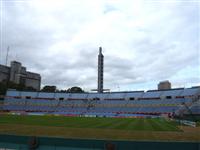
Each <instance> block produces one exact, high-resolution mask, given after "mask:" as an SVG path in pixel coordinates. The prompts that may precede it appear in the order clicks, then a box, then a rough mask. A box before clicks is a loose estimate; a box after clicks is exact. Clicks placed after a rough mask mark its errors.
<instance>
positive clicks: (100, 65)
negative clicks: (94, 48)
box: [97, 47, 104, 93]
mask: <svg viewBox="0 0 200 150" xmlns="http://www.w3.org/2000/svg"><path fill="white" fill-rule="evenodd" d="M103 58H104V56H103V54H102V48H101V47H99V55H98V87H97V91H98V93H103Z"/></svg>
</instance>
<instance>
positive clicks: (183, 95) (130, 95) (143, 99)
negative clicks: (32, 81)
mask: <svg viewBox="0 0 200 150" xmlns="http://www.w3.org/2000/svg"><path fill="white" fill-rule="evenodd" d="M199 95H200V88H199V87H196V88H188V89H172V90H163V91H158V90H151V91H147V92H144V91H133V92H110V93H102V94H100V93H45V92H20V91H15V90H8V91H7V94H6V98H5V100H4V103H3V110H6V111H21V112H33V113H41V114H46V113H51V114H60V115H73V116H80V115H81V116H82V115H84V116H106V117H123V116H124V117H128V116H129V117H130V116H134V115H136V114H148V115H151V114H172V113H174V112H176V111H178V110H179V109H183V108H184V107H183V106H184V105H187V106H189V107H191V108H192V109H191V110H194V112H195V113H199V112H200V111H199V107H198V106H199V103H197V102H196V101H195V103H197V104H198V105H192V104H193V102H194V98H198V96H199ZM197 101H198V100H197Z"/></svg>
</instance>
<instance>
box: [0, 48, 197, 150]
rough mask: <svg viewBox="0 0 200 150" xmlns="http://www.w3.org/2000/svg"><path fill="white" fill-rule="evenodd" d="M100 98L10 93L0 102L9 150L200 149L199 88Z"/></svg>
mask: <svg viewBox="0 0 200 150" xmlns="http://www.w3.org/2000/svg"><path fill="white" fill-rule="evenodd" d="M98 58H99V59H98V62H99V63H98V64H99V65H98V86H97V87H98V88H97V91H98V92H96V93H94V92H93V93H89V92H83V93H67V92H64V93H62V92H42V91H37V92H31V91H17V90H15V89H8V90H7V92H6V96H5V97H4V100H3V101H2V102H1V105H0V106H1V115H0V133H1V136H0V146H1V147H2V148H5V149H59V150H61V149H73V150H82V149H84V150H91V149H95V150H96V149H98V150H100V149H101V150H103V149H105V150H116V149H122V150H123V149H125V150H129V149H138V150H140V149H141V150H142V149H152V150H153V149H156V148H158V147H159V149H166V150H167V149H181V150H188V149H195V150H197V149H199V141H200V136H199V133H200V128H199V116H200V109H199V108H200V87H199V86H197V87H191V88H174V89H171V88H166V87H165V88H163V87H162V88H161V89H158V90H148V91H121V92H104V89H103V55H102V54H101V48H100V51H99V57H98Z"/></svg>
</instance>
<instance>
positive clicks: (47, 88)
mask: <svg viewBox="0 0 200 150" xmlns="http://www.w3.org/2000/svg"><path fill="white" fill-rule="evenodd" d="M41 91H42V92H56V86H50V85H46V86H44V87H43V89H42V90H41Z"/></svg>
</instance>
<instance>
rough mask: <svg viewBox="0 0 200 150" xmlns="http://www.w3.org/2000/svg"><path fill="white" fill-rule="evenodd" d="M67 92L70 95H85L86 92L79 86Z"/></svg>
mask: <svg viewBox="0 0 200 150" xmlns="http://www.w3.org/2000/svg"><path fill="white" fill-rule="evenodd" d="M67 92H68V93H84V91H83V90H82V89H81V88H80V87H77V86H74V87H71V88H69V89H67Z"/></svg>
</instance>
